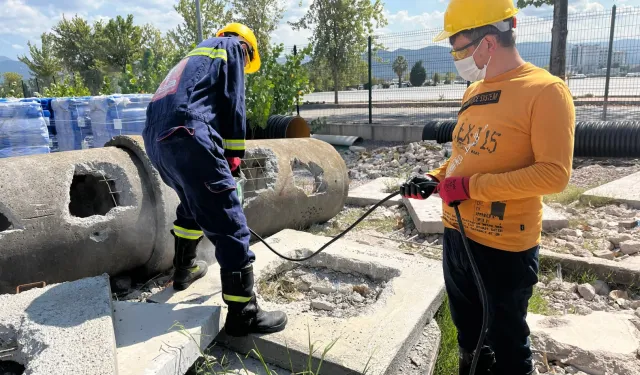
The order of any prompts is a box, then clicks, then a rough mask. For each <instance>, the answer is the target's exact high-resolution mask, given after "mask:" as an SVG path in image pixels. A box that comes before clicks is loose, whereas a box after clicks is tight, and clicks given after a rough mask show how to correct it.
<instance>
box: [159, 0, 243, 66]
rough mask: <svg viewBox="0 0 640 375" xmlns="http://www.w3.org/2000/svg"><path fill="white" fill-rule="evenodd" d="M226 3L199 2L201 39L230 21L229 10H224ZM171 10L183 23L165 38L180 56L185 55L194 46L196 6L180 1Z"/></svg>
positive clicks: (215, 0) (222, 0) (218, 0)
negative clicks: (178, 15)
mask: <svg viewBox="0 0 640 375" xmlns="http://www.w3.org/2000/svg"><path fill="white" fill-rule="evenodd" d="M227 3H228V1H227V0H200V18H201V20H202V38H203V39H209V38H211V37H212V36H214V35H215V32H216V31H218V30H219V29H220V28H222V26H224V25H225V24H227V23H228V22H229V21H230V20H231V19H232V12H231V10H230V9H225V8H226V7H227ZM173 8H174V9H175V10H176V12H178V13H179V14H180V15H181V16H182V18H183V22H182V23H181V24H180V25H178V26H177V27H176V28H175V29H174V30H170V31H169V32H168V33H167V36H168V37H169V38H170V39H171V40H172V41H173V43H175V44H176V46H177V48H178V51H180V54H181V55H185V54H187V53H188V52H189V51H190V50H191V49H192V48H194V47H195V46H196V37H197V35H198V28H197V22H196V4H195V2H194V1H193V0H180V1H179V3H178V4H177V5H174V6H173Z"/></svg>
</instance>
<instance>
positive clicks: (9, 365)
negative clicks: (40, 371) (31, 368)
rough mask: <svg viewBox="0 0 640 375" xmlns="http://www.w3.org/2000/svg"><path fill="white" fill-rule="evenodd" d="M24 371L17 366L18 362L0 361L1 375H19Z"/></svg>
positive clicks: (20, 366)
mask: <svg viewBox="0 0 640 375" xmlns="http://www.w3.org/2000/svg"><path fill="white" fill-rule="evenodd" d="M0 358H1V357H0ZM24 370H25V368H24V366H23V365H21V364H19V363H18V362H13V361H3V360H2V359H0V374H1V375H21V374H24Z"/></svg>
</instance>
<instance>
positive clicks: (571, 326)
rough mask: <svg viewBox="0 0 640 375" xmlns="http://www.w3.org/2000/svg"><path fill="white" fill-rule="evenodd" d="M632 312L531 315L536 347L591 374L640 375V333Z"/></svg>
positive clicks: (532, 332)
mask: <svg viewBox="0 0 640 375" xmlns="http://www.w3.org/2000/svg"><path fill="white" fill-rule="evenodd" d="M636 320H637V319H636V318H635V317H634V314H633V313H632V312H629V313H626V312H614V313H607V312H603V311H595V312H593V313H591V314H589V315H564V316H541V315H536V314H529V315H528V317H527V323H528V324H529V327H530V330H531V340H532V344H533V345H532V347H533V349H534V350H535V351H538V352H541V353H546V354H547V359H548V360H558V361H560V362H561V363H563V364H565V365H571V366H573V367H575V368H577V369H579V370H581V371H584V372H586V373H588V374H626V375H638V374H640V361H638V360H637V358H636V356H637V354H638V350H639V349H640V332H639V331H638V328H636V325H635V324H634V321H636Z"/></svg>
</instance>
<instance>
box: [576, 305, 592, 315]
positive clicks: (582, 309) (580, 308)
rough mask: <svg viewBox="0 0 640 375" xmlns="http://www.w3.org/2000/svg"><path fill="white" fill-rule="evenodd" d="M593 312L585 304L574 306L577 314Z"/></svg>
mask: <svg viewBox="0 0 640 375" xmlns="http://www.w3.org/2000/svg"><path fill="white" fill-rule="evenodd" d="M592 312H593V310H592V309H590V308H588V307H587V306H582V305H579V306H576V314H578V315H589V314H591V313H592Z"/></svg>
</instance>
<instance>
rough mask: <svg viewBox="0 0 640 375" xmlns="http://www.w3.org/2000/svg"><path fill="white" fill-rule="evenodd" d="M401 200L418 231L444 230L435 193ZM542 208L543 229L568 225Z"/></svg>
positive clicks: (439, 202) (558, 216)
mask: <svg viewBox="0 0 640 375" xmlns="http://www.w3.org/2000/svg"><path fill="white" fill-rule="evenodd" d="M403 201H404V204H405V206H406V207H407V210H408V211H409V214H410V215H411V219H413V222H414V224H415V225H416V228H417V229H418V232H420V233H424V234H440V233H443V232H444V224H442V199H440V197H439V196H438V195H437V194H434V195H432V196H431V197H429V199H425V200H417V199H406V198H403ZM542 210H543V211H542V230H543V231H545V232H549V231H556V230H560V229H562V228H566V227H568V226H569V219H567V218H566V217H565V216H564V215H562V214H560V213H558V212H557V211H555V210H554V209H552V208H551V207H549V206H547V205H546V204H543V205H542Z"/></svg>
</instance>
